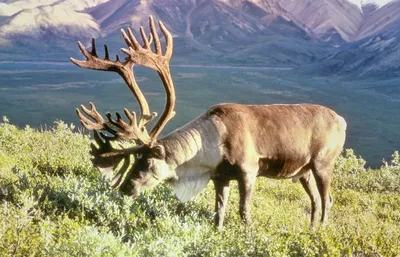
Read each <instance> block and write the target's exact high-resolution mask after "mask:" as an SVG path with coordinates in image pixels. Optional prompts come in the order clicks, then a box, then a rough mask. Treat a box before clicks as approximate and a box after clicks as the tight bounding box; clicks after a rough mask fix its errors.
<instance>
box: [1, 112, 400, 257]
mask: <svg viewBox="0 0 400 257" xmlns="http://www.w3.org/2000/svg"><path fill="white" fill-rule="evenodd" d="M73 129H74V126H73V125H67V124H65V123H63V122H56V123H55V125H54V127H53V128H49V129H47V130H44V131H39V130H36V129H31V128H29V127H26V128H24V129H19V128H17V127H15V126H13V125H11V124H9V123H8V122H7V120H4V122H2V123H0V256H399V255H400V245H399V244H398V242H400V210H399V208H398V206H400V156H399V154H398V153H397V152H395V153H394V154H393V156H392V159H391V160H390V161H388V162H385V163H384V164H383V165H382V167H380V168H379V169H376V170H371V169H366V168H364V166H365V161H364V160H362V158H361V157H358V156H356V155H355V154H354V152H353V151H352V150H346V151H344V153H343V155H342V156H341V157H340V158H339V160H338V161H337V164H336V168H335V173H334V178H333V185H332V194H333V196H334V199H335V202H334V205H333V208H332V210H331V212H330V218H329V223H328V226H327V227H326V228H320V227H318V228H317V229H316V231H310V230H309V228H308V226H309V219H310V203H309V199H308V197H307V195H306V194H305V192H304V191H303V189H302V187H301V185H300V184H293V183H291V181H289V180H287V181H286V180H285V181H282V180H279V181H278V180H271V179H264V178H260V179H258V182H257V190H256V194H255V197H254V201H253V207H252V214H253V222H252V223H251V224H250V225H249V226H245V225H243V224H242V223H241V221H240V218H239V216H238V192H237V184H236V183H232V194H231V197H230V205H229V207H228V213H227V217H226V223H225V227H224V228H223V229H222V230H220V231H218V230H216V229H215V228H214V225H213V217H214V212H213V210H214V191H213V186H212V185H211V183H210V185H208V187H207V188H206V190H205V191H204V192H203V193H202V194H201V195H200V196H199V197H197V198H196V199H195V200H194V201H191V202H189V203H186V204H182V203H180V202H179V201H178V200H177V199H176V197H175V196H174V195H173V194H172V193H171V191H170V189H169V188H168V187H167V186H160V187H158V188H156V189H155V190H153V191H151V192H146V193H144V194H142V195H141V196H139V197H138V198H136V199H131V198H128V197H125V196H121V195H120V194H118V192H117V191H115V190H113V189H111V188H110V187H109V186H108V182H107V181H106V180H105V179H104V178H102V177H101V176H100V175H99V172H98V171H97V170H96V169H94V168H92V166H91V163H90V156H89V154H88V151H89V143H90V138H89V136H88V135H83V134H79V133H74V132H73Z"/></svg>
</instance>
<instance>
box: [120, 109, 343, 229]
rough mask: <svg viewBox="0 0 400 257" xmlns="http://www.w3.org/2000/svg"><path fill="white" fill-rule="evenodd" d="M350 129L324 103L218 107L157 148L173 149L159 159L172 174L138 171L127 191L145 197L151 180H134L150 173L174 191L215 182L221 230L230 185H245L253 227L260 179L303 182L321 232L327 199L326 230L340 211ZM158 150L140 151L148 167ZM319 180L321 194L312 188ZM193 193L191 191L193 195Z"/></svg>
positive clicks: (246, 212)
mask: <svg viewBox="0 0 400 257" xmlns="http://www.w3.org/2000/svg"><path fill="white" fill-rule="evenodd" d="M345 130H346V122H345V121H344V119H343V118H342V117H340V116H339V115H337V114H336V113H335V112H334V111H332V110H330V109H328V108H326V107H323V106H320V105H312V104H297V105H240V104H220V105H216V106H214V107H212V108H211V109H210V110H208V111H207V112H206V113H205V114H203V115H201V116H200V117H198V118H197V119H195V120H193V121H192V122H190V123H189V124H187V125H185V126H184V127H182V128H180V129H177V130H176V131H174V132H172V133H171V134H169V135H167V136H165V137H164V138H161V139H159V140H158V141H157V142H156V146H157V148H162V149H164V150H165V152H164V154H165V156H164V155H163V156H162V157H156V158H158V159H162V160H164V161H165V162H166V163H167V165H168V167H170V168H169V169H170V170H171V171H170V172H160V171H157V169H159V168H157V167H147V168H146V169H145V171H143V169H140V168H137V167H139V166H140V165H134V168H133V170H131V171H130V175H129V174H128V176H127V179H126V180H125V182H124V183H123V184H122V185H121V191H123V192H125V193H127V194H132V192H135V193H138V192H140V190H139V189H138V187H140V186H141V184H143V183H144V182H140V183H138V179H136V177H137V176H136V175H134V174H142V175H140V176H141V177H142V178H141V180H142V181H146V179H143V178H144V176H145V175H143V174H146V176H149V177H150V178H151V179H153V178H154V176H156V177H159V178H160V179H159V180H160V181H161V180H166V181H169V182H170V183H171V185H173V184H174V183H175V184H178V183H184V181H185V177H186V178H187V177H189V178H191V181H192V182H193V181H194V180H193V179H196V176H197V177H198V178H200V177H201V178H205V179H208V178H211V179H212V180H213V182H214V184H215V191H216V203H215V208H216V212H217V216H216V225H217V226H218V227H221V226H222V225H223V221H224V216H225V209H226V205H227V203H228V197H229V181H230V180H237V181H238V184H239V193H240V205H239V206H240V208H239V209H240V216H241V217H242V219H243V220H244V221H245V222H248V221H249V220H250V205H251V201H252V196H253V192H254V186H255V181H256V177H258V176H265V177H269V178H275V179H288V178H293V179H297V178H298V179H299V180H300V182H301V184H302V185H303V187H304V189H305V191H306V193H307V194H308V195H309V197H310V199H311V209H312V212H311V227H315V225H316V219H315V216H316V212H317V210H318V207H319V198H320V199H321V203H322V217H321V222H322V223H323V224H325V223H326V220H327V213H328V211H329V208H330V206H331V205H332V197H331V195H330V193H329V187H330V182H331V177H332V170H333V165H334V162H335V160H336V158H337V157H338V155H339V154H340V152H341V150H342V148H343V144H344V141H345ZM153 149H154V151H155V148H149V147H147V148H146V151H144V150H143V151H140V154H141V155H143V156H145V157H142V159H141V161H147V160H149V159H151V158H153V157H154V154H151V152H152V151H153ZM217 155H218V156H217ZM152 156H153V157H152ZM147 162H149V161H147ZM149 163H151V161H150V162H149ZM135 167H136V168H135ZM207 170H210V171H209V172H210V173H207ZM152 174H153V175H152ZM154 174H156V175H154ZM199 174H200V175H199ZM205 174H210V175H209V176H208V175H205ZM311 174H313V176H314V178H315V181H316V184H317V188H318V193H316V192H314V190H313V188H312V186H311V184H310V178H311ZM135 183H136V184H135ZM154 183H156V182H154ZM154 183H153V184H154ZM134 184H135V186H133V185H134ZM199 184H200V185H203V184H202V183H199ZM199 184H192V185H194V186H197V185H199ZM187 190H188V189H183V191H184V192H186V193H187V192H188V191H187ZM189 190H190V189H189ZM193 190H195V191H196V190H201V188H200V189H199V188H196V189H195V188H193ZM319 196H320V197H319ZM185 199H186V198H185Z"/></svg>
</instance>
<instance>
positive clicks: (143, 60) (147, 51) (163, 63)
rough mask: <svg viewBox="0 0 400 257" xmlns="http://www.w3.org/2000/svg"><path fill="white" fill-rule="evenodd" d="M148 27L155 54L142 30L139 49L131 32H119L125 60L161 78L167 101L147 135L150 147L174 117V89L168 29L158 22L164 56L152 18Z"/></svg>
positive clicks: (171, 44) (171, 42)
mask: <svg viewBox="0 0 400 257" xmlns="http://www.w3.org/2000/svg"><path fill="white" fill-rule="evenodd" d="M149 26H150V31H151V35H152V36H153V41H154V48H155V52H153V51H152V49H151V48H150V46H149V45H148V44H147V42H146V40H145V33H144V30H143V28H140V33H141V35H142V37H144V38H143V41H144V46H143V47H140V45H138V44H137V40H136V38H135V36H134V35H133V34H132V33H131V32H132V31H131V30H130V29H128V34H129V35H128V34H126V33H125V31H124V30H121V32H122V36H123V37H124V39H125V42H126V43H127V45H128V48H127V49H126V48H122V49H121V51H122V52H123V53H125V54H127V55H128V57H127V58H126V59H127V60H130V61H132V62H134V63H135V64H137V65H141V66H144V67H147V68H150V69H153V70H155V71H157V72H158V75H159V76H160V78H161V81H162V83H163V85H164V89H165V91H166V94H167V101H166V105H165V108H164V111H163V113H162V115H161V117H160V119H159V120H158V121H157V123H156V125H155V126H154V127H153V129H152V130H151V132H150V133H149V135H150V138H151V142H150V145H152V144H153V143H154V142H155V140H156V139H157V137H158V135H159V134H160V132H161V131H162V129H163V128H164V127H165V125H166V124H167V123H168V121H169V120H170V119H171V118H172V117H173V116H174V114H175V112H174V107H175V100H176V99H175V89H174V84H173V81H172V78H171V71H170V68H169V61H170V59H171V56H172V51H173V38H172V35H171V33H170V32H169V31H168V29H167V28H166V27H165V26H164V24H163V23H162V22H159V26H160V29H161V31H162V33H163V34H164V37H165V41H166V49H165V55H163V54H162V49H161V43H160V38H159V37H158V34H157V31H156V28H155V25H154V19H153V17H152V16H150V18H149Z"/></svg>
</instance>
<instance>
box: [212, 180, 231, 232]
mask: <svg viewBox="0 0 400 257" xmlns="http://www.w3.org/2000/svg"><path fill="white" fill-rule="evenodd" d="M213 182H214V186H215V212H216V216H215V226H216V227H217V228H219V229H220V228H222V226H223V224H224V219H225V213H226V207H227V206H228V199H229V180H227V179H218V178H216V179H214V180H213Z"/></svg>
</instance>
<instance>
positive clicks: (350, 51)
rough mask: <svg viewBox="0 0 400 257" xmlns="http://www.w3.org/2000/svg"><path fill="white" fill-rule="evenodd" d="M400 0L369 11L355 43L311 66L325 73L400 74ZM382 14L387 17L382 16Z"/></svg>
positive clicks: (344, 46) (391, 75)
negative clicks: (371, 11)
mask: <svg viewBox="0 0 400 257" xmlns="http://www.w3.org/2000/svg"><path fill="white" fill-rule="evenodd" d="M398 10H400V1H393V2H391V3H388V4H387V5H385V6H383V7H382V8H380V9H378V10H376V11H375V12H373V13H372V14H370V16H369V18H368V19H367V20H366V22H365V23H364V24H363V25H362V26H361V27H360V32H359V34H358V35H357V37H356V38H357V39H358V40H356V41H355V42H350V43H347V44H345V45H343V46H342V47H341V48H339V49H338V50H337V51H336V52H335V53H333V54H330V55H328V56H326V57H324V58H322V59H320V60H319V61H318V62H316V63H315V64H314V65H312V66H311V69H312V70H314V71H318V72H321V73H323V74H330V73H337V74H354V73H356V74H357V76H360V77H362V76H371V75H374V76H379V75H382V76H385V77H388V76H390V77H393V76H395V77H398V76H400V30H399V27H400V13H399V11H398ZM382 17H385V18H384V19H382Z"/></svg>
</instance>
